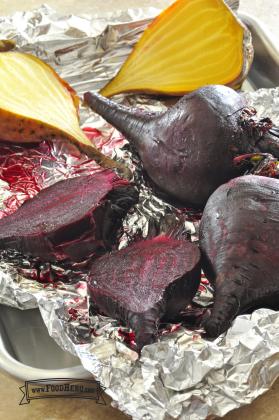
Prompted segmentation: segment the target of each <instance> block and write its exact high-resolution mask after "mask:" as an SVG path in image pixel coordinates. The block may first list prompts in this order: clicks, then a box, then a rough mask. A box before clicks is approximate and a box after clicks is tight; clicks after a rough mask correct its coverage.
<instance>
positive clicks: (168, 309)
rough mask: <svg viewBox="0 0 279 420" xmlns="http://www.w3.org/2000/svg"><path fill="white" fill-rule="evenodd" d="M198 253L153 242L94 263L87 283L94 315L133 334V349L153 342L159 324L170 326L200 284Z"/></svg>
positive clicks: (163, 240)
mask: <svg viewBox="0 0 279 420" xmlns="http://www.w3.org/2000/svg"><path fill="white" fill-rule="evenodd" d="M200 274H201V269H200V252H199V249H198V247H197V246H196V245H195V244H193V243H191V242H188V241H185V240H177V239H172V238H170V237H167V236H157V237H155V238H153V239H147V240H142V241H139V242H137V243H135V244H133V245H130V246H128V247H127V248H125V249H122V250H120V251H116V252H113V253H111V254H106V255H104V256H102V257H100V258H98V259H97V260H95V261H94V262H93V265H92V268H91V270H90V273H89V276H88V281H89V291H90V295H91V298H92V301H93V303H94V306H95V307H96V309H97V310H98V311H99V312H101V313H103V314H105V315H107V316H111V317H113V318H116V319H118V320H119V321H121V322H122V323H123V324H125V325H127V326H129V327H130V328H132V329H133V330H134V332H135V335H136V343H137V348H138V349H139V350H140V349H141V348H142V347H143V346H144V345H146V344H150V343H152V342H154V341H155V339H156V333H157V327H158V325H159V322H160V320H161V319H164V320H165V321H175V320H176V317H177V315H178V314H179V312H180V311H181V310H182V309H184V308H185V306H186V305H187V304H188V303H189V302H191V300H192V298H193V297H194V295H195V293H196V291H197V288H198V286H199V282H200Z"/></svg>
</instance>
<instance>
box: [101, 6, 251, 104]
mask: <svg viewBox="0 0 279 420" xmlns="http://www.w3.org/2000/svg"><path fill="white" fill-rule="evenodd" d="M245 33H246V35H247V37H246V38H247V41H246V44H247V45H248V46H247V45H245V43H244V35H245ZM249 38H250V34H249V31H248V30H247V29H246V28H245V27H244V26H243V25H242V24H241V23H240V21H239V20H238V19H237V18H236V17H235V15H234V14H233V13H232V11H231V10H230V8H229V7H228V6H226V4H225V3H224V2H223V1H222V0H178V1H176V2H175V3H174V4H172V5H171V6H170V7H169V8H167V9H166V10H165V11H164V12H162V13H161V14H160V15H159V16H158V17H157V18H155V20H154V21H153V22H152V23H151V24H150V25H149V26H148V27H147V29H146V30H145V31H144V33H143V35H142V36H141V38H140V40H139V42H138V43H137V44H136V46H135V47H134V49H133V51H132V53H131V54H130V55H129V57H128V58H127V60H126V62H125V63H124V64H123V66H122V67H121V69H120V71H119V73H118V74H117V75H116V77H115V78H114V79H113V80H111V81H110V82H109V83H108V84H107V85H106V86H105V87H104V88H103V89H102V90H101V94H102V95H104V96H112V95H115V94H117V93H122V92H147V93H148V92H153V93H160V94H168V95H183V94H185V93H187V92H190V91H192V90H195V89H197V88H199V87H201V86H204V85H208V84H224V85H229V86H231V87H236V86H239V85H240V84H241V81H242V80H243V79H244V78H245V76H246V75H247V72H248V70H249V67H250V64H251V62H252V58H253V49H252V46H251V44H250V40H249Z"/></svg>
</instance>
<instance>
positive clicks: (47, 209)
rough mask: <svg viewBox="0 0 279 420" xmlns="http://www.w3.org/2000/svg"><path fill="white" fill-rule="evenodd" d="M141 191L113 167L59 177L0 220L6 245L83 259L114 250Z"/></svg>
mask: <svg viewBox="0 0 279 420" xmlns="http://www.w3.org/2000/svg"><path fill="white" fill-rule="evenodd" d="M137 197H138V194H137V192H136V190H135V189H134V188H133V187H132V186H131V185H129V183H128V182H127V181H126V180H123V179H121V178H119V177H118V176H117V175H115V173H114V172H112V171H110V170H103V171H102V172H98V173H95V174H93V175H88V176H80V177H76V178H70V179H66V180H63V181H59V182H57V183H56V184H53V185H52V186H50V187H48V188H45V189H43V190H42V191H40V192H39V193H38V194H37V196H35V197H34V198H32V199H30V200H28V201H26V202H25V203H24V204H23V205H22V206H21V207H20V208H19V209H18V210H17V211H16V212H15V213H13V214H11V215H9V216H6V217H4V218H3V219H1V220H0V249H16V250H18V251H20V252H21V253H22V254H24V255H30V256H34V257H40V259H41V260H42V261H58V260H65V259H70V260H73V261H81V260H83V259H85V258H87V257H89V256H92V255H95V254H100V253H103V252H105V251H106V250H109V249H111V246H112V245H113V244H114V242H115V240H116V232H117V230H118V228H119V227H120V223H121V219H122V217H123V216H124V215H125V214H126V212H127V211H128V210H129V208H130V207H131V206H132V205H133V204H134V203H135V202H136V201H137Z"/></svg>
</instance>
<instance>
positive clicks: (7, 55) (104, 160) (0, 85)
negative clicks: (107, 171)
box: [0, 51, 123, 169]
mask: <svg viewBox="0 0 279 420" xmlns="http://www.w3.org/2000/svg"><path fill="white" fill-rule="evenodd" d="M78 107H79V98H78V96H77V95H76V92H75V91H74V90H73V89H72V88H71V87H70V86H69V85H68V83H67V82H65V81H64V80H63V79H61V78H60V77H59V76H58V75H57V74H56V73H55V71H54V70H53V69H52V68H51V67H50V66H49V65H48V64H46V63H44V62H43V61H41V60H40V59H38V58H37V57H34V56H33V55H30V54H25V53H20V52H12V51H9V52H1V53H0V139H1V140H2V141H8V142H14V143H30V142H32V143H33V142H40V141H42V140H48V139H51V140H55V139H58V138H59V139H61V138H62V139H67V140H69V141H71V142H73V143H75V144H76V145H77V146H78V148H79V149H80V150H81V151H83V152H85V153H86V154H87V155H88V156H90V157H92V158H94V159H95V160H96V161H97V162H98V163H100V164H101V165H103V166H105V167H109V168H117V167H119V168H120V169H123V168H122V166H120V165H119V164H118V163H117V162H115V161H114V160H112V159H110V158H108V157H106V156H104V155H103V154H102V153H101V152H100V151H99V150H98V149H96V148H95V147H94V146H93V145H92V143H91V141H90V140H89V139H88V138H87V137H86V135H85V134H84V132H83V131H82V129H81V128H80V126H79V117H78Z"/></svg>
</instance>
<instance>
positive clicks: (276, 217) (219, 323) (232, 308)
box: [200, 175, 279, 338]
mask: <svg viewBox="0 0 279 420" xmlns="http://www.w3.org/2000/svg"><path fill="white" fill-rule="evenodd" d="M278 238H279V180H277V179H272V178H267V177H262V176H256V175H248V176H243V177H240V178H236V179H234V180H231V181H230V182H229V183H227V184H225V185H222V186H221V187H219V188H218V189H217V191H215V192H214V194H213V195H212V196H211V197H210V199H209V200H208V203H207V205H206V207H205V210H204V213H203V216H202V220H201V226H200V247H201V251H202V255H203V258H204V260H205V261H204V271H205V273H206V275H207V277H208V279H209V280H211V281H212V282H213V284H214V285H215V299H214V306H213V309H212V313H211V316H210V317H209V318H208V319H207V320H206V321H205V323H204V328H205V331H206V334H207V335H208V336H209V337H212V338H215V337H217V336H218V335H220V334H221V333H223V332H224V331H226V330H227V329H228V328H229V327H230V325H231V322H232V320H233V319H234V318H235V317H236V316H237V315H239V314H242V313H245V312H250V311H251V310H253V309H256V308H259V307H269V308H273V309H278V308H279V247H278Z"/></svg>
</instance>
